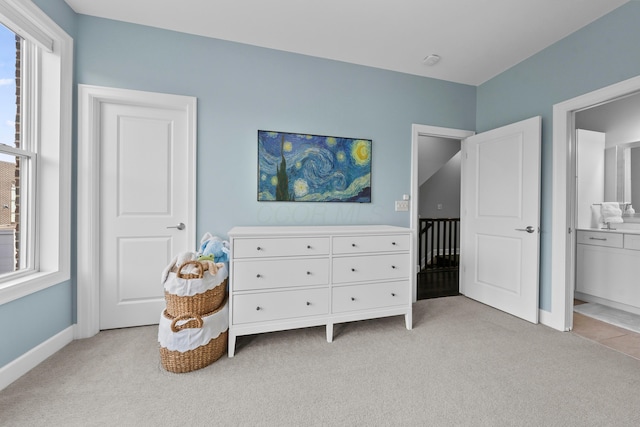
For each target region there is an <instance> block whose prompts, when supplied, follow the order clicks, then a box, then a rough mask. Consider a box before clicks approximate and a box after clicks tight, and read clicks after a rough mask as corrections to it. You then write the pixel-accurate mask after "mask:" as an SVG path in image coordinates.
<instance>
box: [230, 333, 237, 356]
mask: <svg viewBox="0 0 640 427" xmlns="http://www.w3.org/2000/svg"><path fill="white" fill-rule="evenodd" d="M235 352H236V336H235V335H233V334H229V343H228V354H229V357H233V355H234V354H235Z"/></svg>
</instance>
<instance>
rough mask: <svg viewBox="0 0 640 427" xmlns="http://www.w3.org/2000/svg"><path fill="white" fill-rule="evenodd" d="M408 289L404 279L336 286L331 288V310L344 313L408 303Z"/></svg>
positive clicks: (409, 297)
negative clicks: (400, 280)
mask: <svg viewBox="0 0 640 427" xmlns="http://www.w3.org/2000/svg"><path fill="white" fill-rule="evenodd" d="M410 289H411V286H409V283H408V282H406V281H402V282H387V283H373V284H369V285H352V286H338V287H335V288H333V296H332V304H333V305H332V307H333V312H334V313H344V312H348V311H357V310H367V309H371V308H380V307H392V306H396V305H403V304H409V302H410V301H411V295H409V290H410Z"/></svg>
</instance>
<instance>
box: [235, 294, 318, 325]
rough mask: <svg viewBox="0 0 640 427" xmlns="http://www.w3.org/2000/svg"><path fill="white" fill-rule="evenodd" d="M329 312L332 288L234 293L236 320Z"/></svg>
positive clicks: (287, 317)
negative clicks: (330, 290) (330, 289)
mask: <svg viewBox="0 0 640 427" xmlns="http://www.w3.org/2000/svg"><path fill="white" fill-rule="evenodd" d="M328 313H329V288H322V289H304V290H293V291H282V292H265V293H256V294H243V295H235V296H234V298H233V323H234V324H242V323H253V322H264V321H269V320H279V319H290V318H296V317H307V316H316V315H323V314H328Z"/></svg>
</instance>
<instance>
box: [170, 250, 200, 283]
mask: <svg viewBox="0 0 640 427" xmlns="http://www.w3.org/2000/svg"><path fill="white" fill-rule="evenodd" d="M195 259H196V254H195V253H193V252H182V253H180V254H178V255H176V256H175V257H174V258H173V259H172V260H171V262H170V263H169V265H167V266H166V267H165V269H164V271H163V272H162V283H163V284H164V282H166V281H167V278H168V277H169V273H170V272H171V271H172V270H174V269H175V268H178V267H180V266H181V265H182V264H184V263H185V262H187V261H193V260H195Z"/></svg>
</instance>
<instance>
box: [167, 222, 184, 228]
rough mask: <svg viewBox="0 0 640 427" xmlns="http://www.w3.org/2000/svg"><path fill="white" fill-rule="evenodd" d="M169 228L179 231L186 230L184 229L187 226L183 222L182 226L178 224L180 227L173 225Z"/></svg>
mask: <svg viewBox="0 0 640 427" xmlns="http://www.w3.org/2000/svg"><path fill="white" fill-rule="evenodd" d="M167 228H177V229H178V230H184V229H185V225H184V223H183V222H181V223H180V224H178V225H171V226H169V227H167Z"/></svg>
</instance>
